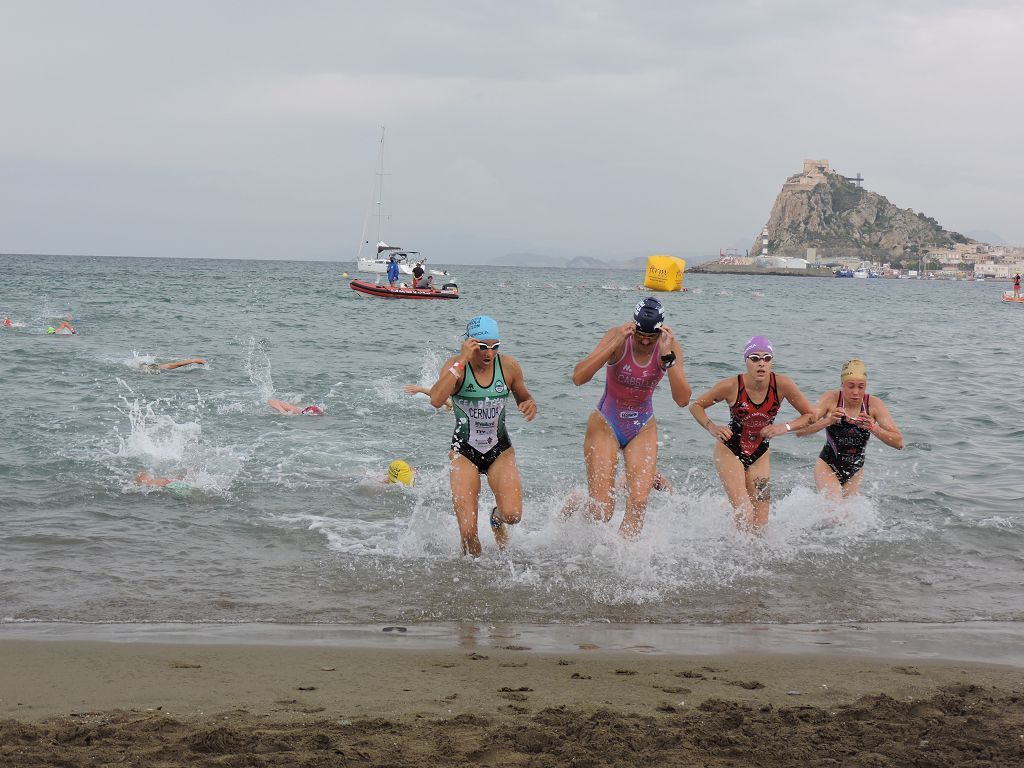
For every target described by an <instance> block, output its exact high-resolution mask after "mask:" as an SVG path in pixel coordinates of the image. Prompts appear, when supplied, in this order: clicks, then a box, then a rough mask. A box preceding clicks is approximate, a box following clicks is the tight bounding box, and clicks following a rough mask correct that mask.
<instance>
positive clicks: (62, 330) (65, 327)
mask: <svg viewBox="0 0 1024 768" xmlns="http://www.w3.org/2000/svg"><path fill="white" fill-rule="evenodd" d="M46 332H47V334H51V335H52V334H55V333H59V334H62V335H64V334H69V333H78V331H76V330H75V329H74V328H72V327H71V325H70V324H69V323H68V321H67V320H61V323H60V325H58V326H57V327H56V328H54V327H53V326H52V325H51V326H50V327H49V328H47V329H46Z"/></svg>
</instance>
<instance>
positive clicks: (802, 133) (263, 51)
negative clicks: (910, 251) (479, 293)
mask: <svg viewBox="0 0 1024 768" xmlns="http://www.w3.org/2000/svg"><path fill="white" fill-rule="evenodd" d="M1022 40H1024V4H1022V3H1019V2H1017V0H1013V1H1012V2H998V1H996V0H992V1H991V2H988V1H986V0H978V1H977V2H947V1H944V0H927V1H925V0H920V1H919V0H886V1H885V2H882V1H879V0H861V1H860V2H856V3H842V2H824V1H823V0H770V1H769V0H728V1H722V2H717V1H716V2H710V1H709V2H683V1H682V0H665V1H664V2H662V1H661V0H644V1H640V2H637V1H632V2H625V1H624V2H613V1H611V0H590V1H589V2H583V1H573V2H569V1H567V0H548V1H546V2H537V1H535V0H521V1H520V2H514V3H510V2H507V0H504V1H502V2H490V1H489V0H473V1H469V0H452V1H449V2H445V1H444V0H438V1H437V2H412V1H408V2H398V1H389V0H374V1H373V2H365V0H364V1H363V2H345V1H343V0H335V1H332V2H316V1H314V0H307V1H305V2H268V1H264V0H217V1H216V2H209V1H208V0H202V1H201V2H195V1H193V0H175V2H162V3H161V2H155V0H154V1H151V2H137V1H136V0H131V1H126V0H103V1H101V0H92V1H90V0H74V1H65V2H58V1H57V0H21V1H20V2H18V1H14V0H0V72H3V73H4V76H3V77H0V253H56V254H91V255H108V256H153V257H193V258H256V259H312V260H336V261H351V260H352V259H354V258H355V256H356V253H357V252H358V250H359V247H360V243H361V241H362V240H363V232H364V225H365V226H366V233H367V234H366V239H368V240H369V241H370V243H371V245H370V250H372V245H373V244H374V243H376V240H377V237H378V223H379V224H380V230H379V232H380V237H382V238H383V239H384V240H386V241H387V242H389V243H391V244H394V245H400V246H403V247H405V248H411V249H416V250H420V251H421V252H423V253H424V254H425V255H427V256H428V258H430V260H431V261H432V262H434V263H436V264H443V263H477V264H482V263H487V262H489V261H491V260H492V259H494V258H495V257H499V256H502V255H504V254H508V253H520V252H524V253H535V254H545V255H550V256H551V257H552V258H556V257H557V258H568V257H572V256H593V257H597V258H606V259H618V258H627V257H635V256H642V255H647V254H651V253H672V254H675V255H678V256H683V257H688V258H691V259H697V260H700V258H702V257H711V256H717V254H718V252H719V249H721V248H735V247H738V248H741V249H745V248H747V247H749V245H750V244H751V243H752V242H753V240H754V237H755V235H756V234H757V233H758V232H759V231H760V229H761V227H762V226H763V225H764V223H765V222H766V221H767V219H768V215H769V212H770V210H771V206H772V203H773V202H774V200H775V196H776V195H777V194H778V192H779V190H780V189H781V186H782V183H783V182H784V181H785V179H786V177H787V176H790V175H792V174H794V173H797V172H799V171H800V170H801V167H802V162H803V159H804V158H824V159H828V160H829V161H830V162H831V164H832V166H833V167H834V168H836V169H838V170H840V171H842V172H844V173H846V174H847V175H850V176H852V175H855V174H856V173H858V172H860V173H862V174H863V176H864V179H865V184H864V185H865V187H866V188H868V189H871V190H874V191H876V192H878V193H880V194H882V195H885V196H886V197H887V198H889V200H890V201H892V202H893V203H895V204H896V205H899V206H901V207H909V208H913V209H914V210H915V211H920V212H924V213H926V214H927V215H929V216H932V217H934V218H936V219H937V220H938V221H939V222H940V224H942V225H943V226H945V227H946V228H949V229H954V230H957V231H960V232H966V233H971V232H978V231H985V232H990V233H995V234H997V235H998V236H999V237H1001V238H1002V239H1003V240H1005V241H1006V242H1009V243H1011V244H1017V245H1024V216H1021V215H1020V208H1021V201H1020V180H1021V179H1022V178H1024V148H1022V147H1024V144H1022V142H1021V139H1020V136H1021V131H1022V129H1021V126H1022V125H1024V100H1022V99H1021V98H1020V96H1019V94H1020V90H1021V83H1020V79H1021V74H1022V73H1024V45H1022V43H1021V41H1022ZM1014 94H1017V96H1014ZM382 126H383V127H385V128H386V134H385V142H384V146H385V152H384V165H385V173H386V175H385V176H384V177H383V182H384V184H383V192H382V193H381V194H379V195H378V194H377V193H376V191H375V182H376V181H377V170H378V165H377V157H378V145H379V140H380V135H381V128H382ZM378 197H379V206H378V205H377V203H378V200H377V198H378ZM369 209H374V210H376V209H379V210H381V211H383V212H384V213H385V214H386V215H385V216H384V217H383V218H381V219H380V220H379V221H378V220H377V219H376V218H375V217H373V216H370V217H368V216H367V212H368V210H369Z"/></svg>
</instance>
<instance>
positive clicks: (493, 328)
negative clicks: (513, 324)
mask: <svg viewBox="0 0 1024 768" xmlns="http://www.w3.org/2000/svg"><path fill="white" fill-rule="evenodd" d="M466 338H467V339H494V341H498V340H499V339H501V336H500V335H498V321H497V320H495V319H494V318H493V317H488V316H487V315H477V316H476V317H474V318H473V319H472V320H470V321H469V322H468V323H466Z"/></svg>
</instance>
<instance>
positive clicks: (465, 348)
mask: <svg viewBox="0 0 1024 768" xmlns="http://www.w3.org/2000/svg"><path fill="white" fill-rule="evenodd" d="M479 347H480V342H479V341H478V340H477V339H466V340H465V341H464V342H462V349H460V350H459V354H458V356H456V357H449V358H448V360H447V361H446V362H445V364H444V365H442V366H441V375H440V376H438V377H437V381H435V382H434V385H433V386H432V387H431V388H430V404H431V405H432V406H434V407H435V408H440V407H441V406H443V405H444V404H445V402H446V401H447V400H448V399H449V398H450V397H451V396H452V395H454V394H455V393H456V392H458V391H459V387H461V386H462V381H463V379H465V378H466V366H467V365H469V360H470V358H471V357H472V356H473V352H474V351H475V350H477V349H479Z"/></svg>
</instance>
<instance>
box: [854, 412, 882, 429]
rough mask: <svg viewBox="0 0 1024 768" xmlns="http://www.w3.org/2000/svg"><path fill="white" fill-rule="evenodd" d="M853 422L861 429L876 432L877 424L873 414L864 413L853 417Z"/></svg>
mask: <svg viewBox="0 0 1024 768" xmlns="http://www.w3.org/2000/svg"><path fill="white" fill-rule="evenodd" d="M853 423H854V424H855V425H857V426H858V427H860V428H861V429H866V430H867V431H868V432H874V431H875V427H876V426H877V424H876V423H875V420H874V419H873V418H872V417H871V416H867V415H863V416H858V417H857V418H856V419H853Z"/></svg>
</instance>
